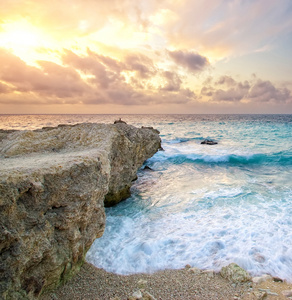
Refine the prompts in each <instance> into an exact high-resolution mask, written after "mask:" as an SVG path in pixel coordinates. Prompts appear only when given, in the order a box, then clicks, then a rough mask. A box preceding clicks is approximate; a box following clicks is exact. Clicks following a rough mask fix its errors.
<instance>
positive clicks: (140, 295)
mask: <svg viewBox="0 0 292 300" xmlns="http://www.w3.org/2000/svg"><path fill="white" fill-rule="evenodd" d="M142 297H143V295H142V293H141V291H140V290H139V291H136V292H134V293H133V295H132V298H134V299H138V300H139V299H142Z"/></svg>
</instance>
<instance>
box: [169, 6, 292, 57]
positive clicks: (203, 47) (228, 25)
mask: <svg viewBox="0 0 292 300" xmlns="http://www.w3.org/2000/svg"><path fill="white" fill-rule="evenodd" d="M291 7H292V3H291V1H290V0H280V1H277V2H276V1H266V0H259V1H251V0H247V1H225V0H210V1H208V2H206V1H204V0H196V1H194V0H186V1H182V2H177V4H176V6H175V7H172V10H173V12H174V13H175V14H176V16H177V18H176V19H170V20H169V21H168V22H167V23H165V24H164V32H165V33H166V35H167V40H168V42H169V44H170V45H172V46H173V47H175V48H191V49H197V50H198V51H199V52H203V53H206V54H207V55H208V56H210V55H212V56H215V57H227V56H230V55H232V56H238V55H243V54H246V53H250V52H256V51H258V50H259V49H269V45H270V44H271V43H274V42H275V40H276V39H277V38H278V37H279V36H284V35H286V34H288V33H291V32H292V19H291V14H289V13H287V11H289V10H290V11H291Z"/></svg>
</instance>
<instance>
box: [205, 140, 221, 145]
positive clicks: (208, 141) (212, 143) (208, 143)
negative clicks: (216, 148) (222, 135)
mask: <svg viewBox="0 0 292 300" xmlns="http://www.w3.org/2000/svg"><path fill="white" fill-rule="evenodd" d="M217 144H218V143H217V142H214V141H212V140H203V141H202V142H201V145H217Z"/></svg>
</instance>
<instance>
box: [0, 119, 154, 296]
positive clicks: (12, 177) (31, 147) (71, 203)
mask: <svg viewBox="0 0 292 300" xmlns="http://www.w3.org/2000/svg"><path fill="white" fill-rule="evenodd" d="M0 133H1V134H0V298H1V299H13V300H14V299H35V298H37V297H38V296H39V295H40V294H41V293H43V292H44V291H46V290H50V289H53V288H55V287H56V286H58V285H59V284H61V283H63V282H66V281H67V280H68V279H69V278H70V277H71V276H73V275H74V274H75V273H76V272H78V270H79V268H80V266H81V265H82V263H83V261H84V257H85V254H86V252H87V250H88V249H89V248H90V246H91V244H92V243H93V241H94V240H95V238H97V237H100V236H101V235H102V234H103V231H104V226H105V213H104V201H105V203H106V205H111V204H115V203H117V202H119V201H120V200H122V199H124V198H126V197H127V196H128V195H129V189H130V186H131V182H132V180H133V179H134V178H135V177H136V171H137V169H138V168H139V167H141V166H142V164H143V162H144V161H145V160H146V159H147V158H149V157H151V156H152V155H153V154H154V153H155V152H156V151H157V150H158V149H159V148H160V138H159V135H158V132H157V131H155V130H153V129H146V128H144V129H137V128H135V127H133V126H130V125H126V124H122V123H121V124H116V125H105V124H79V125H73V126H66V125H59V126H58V127H55V128H44V129H42V130H35V131H9V132H8V131H7V132H6V131H3V130H2V131H1V132H0Z"/></svg>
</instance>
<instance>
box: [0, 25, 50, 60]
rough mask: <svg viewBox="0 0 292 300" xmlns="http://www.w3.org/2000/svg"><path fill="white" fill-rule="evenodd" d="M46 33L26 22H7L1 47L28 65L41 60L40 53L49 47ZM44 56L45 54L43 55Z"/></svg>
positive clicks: (1, 37)
mask: <svg viewBox="0 0 292 300" xmlns="http://www.w3.org/2000/svg"><path fill="white" fill-rule="evenodd" d="M49 44H50V43H49V39H45V35H44V33H43V32H42V31H41V30H40V29H39V28H36V27H34V26H33V25H31V24H30V23H28V22H27V21H26V20H21V21H14V22H10V23H9V22H7V23H5V24H3V25H2V31H0V47H4V48H6V49H9V51H11V52H13V53H14V54H15V55H17V56H18V57H20V58H21V59H23V60H24V61H26V62H28V63H33V62H34V61H35V60H36V59H40V57H39V55H38V52H40V53H41V52H42V51H40V50H41V49H45V48H47V47H48V45H49ZM42 55H43V54H42Z"/></svg>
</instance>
